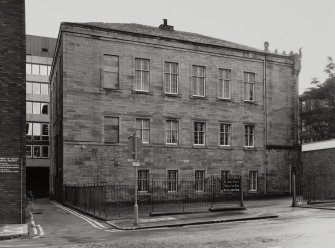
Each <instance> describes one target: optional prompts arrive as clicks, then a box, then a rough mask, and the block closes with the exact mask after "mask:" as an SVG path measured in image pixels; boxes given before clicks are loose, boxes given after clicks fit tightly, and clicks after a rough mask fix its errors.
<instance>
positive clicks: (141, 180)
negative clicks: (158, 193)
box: [137, 170, 149, 192]
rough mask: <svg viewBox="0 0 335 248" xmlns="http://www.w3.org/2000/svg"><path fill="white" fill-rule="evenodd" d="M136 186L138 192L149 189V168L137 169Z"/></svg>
mask: <svg viewBox="0 0 335 248" xmlns="http://www.w3.org/2000/svg"><path fill="white" fill-rule="evenodd" d="M137 182H138V188H137V190H138V191H140V192H148V190H149V170H139V171H138V178H137Z"/></svg>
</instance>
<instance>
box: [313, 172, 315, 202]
mask: <svg viewBox="0 0 335 248" xmlns="http://www.w3.org/2000/svg"><path fill="white" fill-rule="evenodd" d="M313 178H314V181H313V184H314V185H313V187H314V202H315V176H314V177H313Z"/></svg>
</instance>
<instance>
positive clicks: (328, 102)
mask: <svg viewBox="0 0 335 248" xmlns="http://www.w3.org/2000/svg"><path fill="white" fill-rule="evenodd" d="M324 71H325V72H326V73H328V76H329V77H328V79H326V81H325V82H323V83H321V82H320V81H319V80H318V79H317V78H313V80H312V82H311V84H312V85H313V86H314V87H312V88H309V89H307V90H306V91H305V92H304V93H303V94H302V95H301V96H300V104H301V111H300V118H301V121H302V123H303V125H304V126H305V127H306V130H304V131H303V132H302V135H301V137H302V138H303V139H313V140H314V141H318V140H327V139H333V138H335V63H334V61H333V59H332V58H331V57H328V64H327V65H326V68H325V70H324Z"/></svg>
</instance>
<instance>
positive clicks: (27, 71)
mask: <svg viewBox="0 0 335 248" xmlns="http://www.w3.org/2000/svg"><path fill="white" fill-rule="evenodd" d="M26 74H31V64H29V63H27V64H26Z"/></svg>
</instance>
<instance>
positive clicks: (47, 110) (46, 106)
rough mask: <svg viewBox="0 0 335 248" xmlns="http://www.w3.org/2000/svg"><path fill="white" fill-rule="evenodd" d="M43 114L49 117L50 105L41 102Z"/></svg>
mask: <svg viewBox="0 0 335 248" xmlns="http://www.w3.org/2000/svg"><path fill="white" fill-rule="evenodd" d="M41 114H42V115H47V114H49V104H48V103H45V102H41Z"/></svg>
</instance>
